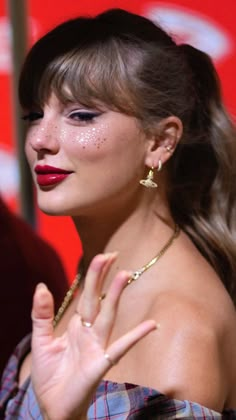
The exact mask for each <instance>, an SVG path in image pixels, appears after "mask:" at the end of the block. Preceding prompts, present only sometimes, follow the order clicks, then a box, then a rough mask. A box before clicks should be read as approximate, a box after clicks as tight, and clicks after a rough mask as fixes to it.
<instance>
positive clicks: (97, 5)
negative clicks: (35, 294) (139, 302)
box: [0, 0, 236, 280]
mask: <svg viewBox="0 0 236 420" xmlns="http://www.w3.org/2000/svg"><path fill="white" fill-rule="evenodd" d="M112 7H120V8H124V9H126V10H129V11H133V12H136V13H139V14H141V15H144V16H147V17H150V18H151V19H153V20H157V21H159V22H160V23H161V24H162V25H163V26H165V27H166V28H167V29H169V30H170V31H171V33H172V34H174V35H175V36H176V39H177V40H178V41H179V42H181V41H184V42H188V43H190V44H192V45H194V46H196V47H198V48H199V49H202V50H204V51H206V52H208V53H209V54H210V55H211V56H212V58H213V60H214V62H215V65H216V68H217V70H218V73H219V75H220V78H221V81H222V86H223V94H224V98H225V103H226V106H227V107H228V110H229V111H230V113H231V114H232V115H233V116H234V115H235V110H236V92H235V89H234V85H235V81H234V77H235V74H236V54H235V50H236V25H235V12H236V3H235V0H225V1H224V2H215V1H213V0H205V1H204V2H203V1H202V0H172V1H170V2H169V1H162V2H160V1H147V0H144V1H141V0H140V1H138V0H129V1H127V0H99V1H98V0H97V1H96V0H87V1H86V2H77V1H74V0H57V1H50V2H49V1H48V0H28V3H27V12H28V18H27V21H28V28H29V45H30V44H32V43H33V42H35V41H36V39H38V38H39V37H40V36H41V35H43V34H44V33H45V32H46V31H48V30H49V29H51V28H52V27H53V26H55V25H56V24H58V23H59V22H61V21H63V20H65V19H69V18H72V17H75V16H77V15H80V14H83V15H88V14H95V13H97V12H100V11H102V10H104V9H108V8H112ZM10 48H11V25H10V20H9V17H8V8H7V2H6V1H4V0H0V98H1V101H0V104H1V118H0V192H1V194H2V195H3V196H4V198H5V199H6V201H7V203H8V204H9V206H10V207H11V208H12V210H13V211H15V212H17V213H19V212H20V206H19V201H20V200H19V194H20V193H19V169H18V158H17V147H16V140H15V135H14V128H13V120H12V113H13V107H12V99H11V98H12V95H11V89H12V83H11V80H12V79H11V78H12V74H13V71H14V69H13V66H12V64H11V58H10V56H11V55H10ZM232 158H233V157H232ZM36 216H37V217H36V220H37V224H36V229H37V231H38V232H39V234H40V235H41V236H42V237H44V238H45V239H46V240H47V241H48V242H49V243H51V244H52V245H53V247H54V248H55V249H56V250H57V251H58V253H59V254H60V256H61V258H62V261H63V263H64V266H65V269H66V272H67V274H68V277H69V280H71V279H72V278H73V277H74V275H75V272H76V267H77V261H78V257H79V256H80V254H81V245H80V242H79V240H78V238H77V235H76V233H75V230H74V227H73V223H72V222H71V220H70V219H69V218H66V217H49V216H46V215H44V214H42V213H41V212H40V211H39V210H37V213H36Z"/></svg>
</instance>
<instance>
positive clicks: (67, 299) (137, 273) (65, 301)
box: [53, 225, 180, 328]
mask: <svg viewBox="0 0 236 420" xmlns="http://www.w3.org/2000/svg"><path fill="white" fill-rule="evenodd" d="M179 232H180V228H179V226H178V225H175V228H174V232H173V234H172V235H171V237H170V239H169V240H168V241H167V242H166V244H165V245H164V246H163V248H162V249H161V250H160V251H159V252H158V254H157V255H156V256H155V257H154V258H152V259H151V260H150V261H149V262H148V263H147V264H145V265H143V266H142V267H141V268H139V269H138V270H136V271H134V272H133V274H132V276H131V277H130V279H129V280H128V281H127V284H126V287H127V286H128V285H129V284H131V283H132V282H133V281H136V280H138V279H139V277H140V276H141V275H142V274H143V273H144V272H145V271H147V270H148V269H149V268H150V267H152V266H153V265H154V264H155V263H156V262H157V261H158V260H159V259H160V258H161V257H162V255H164V254H165V252H166V251H167V249H168V248H169V247H170V246H171V244H172V243H173V241H174V239H176V238H177V237H178V235H179ZM82 277H83V270H82V269H81V270H80V271H79V273H77V274H76V276H75V278H74V280H73V282H72V284H71V286H70V288H69V290H68V292H67V293H66V295H65V297H64V299H63V302H62V304H61V306H60V308H59V309H58V311H57V314H56V316H55V318H54V320H53V327H54V328H55V327H56V325H57V324H58V322H59V321H60V319H61V318H62V316H63V314H64V312H65V311H66V309H67V308H68V306H69V304H70V302H71V300H72V299H73V296H74V293H75V291H76V289H78V287H79V284H80V281H81V279H82ZM105 297H106V294H105V293H103V294H102V295H101V296H100V297H99V300H102V299H104V298H105Z"/></svg>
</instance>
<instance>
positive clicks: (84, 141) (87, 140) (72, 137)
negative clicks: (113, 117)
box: [60, 127, 106, 149]
mask: <svg viewBox="0 0 236 420" xmlns="http://www.w3.org/2000/svg"><path fill="white" fill-rule="evenodd" d="M104 128H105V127H99V128H95V127H92V128H86V129H83V130H81V131H80V133H78V128H77V129H76V133H75V132H74V130H73V131H71V130H68V131H67V130H63V131H62V132H61V136H60V138H61V141H62V142H66V141H68V139H69V141H70V142H73V143H75V144H77V145H79V146H81V147H82V148H83V149H87V148H88V147H95V148H96V149H100V148H101V147H102V146H103V144H104V143H105V142H106V137H105V129H104Z"/></svg>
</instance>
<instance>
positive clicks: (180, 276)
mask: <svg viewBox="0 0 236 420" xmlns="http://www.w3.org/2000/svg"><path fill="white" fill-rule="evenodd" d="M19 91H20V101H21V104H22V107H23V109H24V116H23V118H24V119H25V120H27V121H28V125H29V126H28V132H27V137H26V144H25V149H26V155H27V158H28V161H29V164H30V167H31V170H32V175H33V178H34V181H35V185H36V188H37V198H38V204H39V207H40V208H41V209H42V210H43V211H44V212H45V213H47V214H51V215H70V216H71V217H72V218H73V221H74V224H75V227H76V229H77V231H78V233H79V235H80V238H81V240H82V244H83V261H82V262H81V264H80V269H79V274H78V278H79V283H80V285H79V287H77V280H78V278H77V279H76V280H75V282H74V283H73V285H72V288H71V291H70V293H69V295H68V296H67V297H66V298H65V301H64V302H63V304H62V308H61V311H60V312H59V314H58V315H57V316H56V318H55V320H54V327H53V323H52V320H53V316H54V313H53V298H52V296H51V294H50V293H49V291H48V290H47V288H46V287H45V286H44V285H40V286H39V287H38V288H37V290H36V293H35V297H34V304H33V311H32V318H33V337H32V356H31V355H30V354H29V350H30V346H29V341H30V339H29V337H28V338H26V339H25V341H24V342H23V343H21V344H20V345H19V347H18V349H17V354H16V356H17V357H15V358H14V360H13V359H12V361H11V363H10V364H9V366H8V368H7V369H6V371H5V376H4V378H3V385H2V386H3V393H2V395H3V397H2V401H3V403H2V406H3V412H4V415H5V418H7V419H8V418H45V419H50V420H54V419H57V420H61V419H63V420H65V419H70V420H73V419H85V418H87V417H88V418H91V419H97V418H104V419H105V418H117V419H126V418H129V419H136V418H144V419H148V418H150V419H151V418H152V419H162V418H164V419H166V418H177V417H178V418H181V417H182V418H194V417H195V418H207V417H208V418H220V417H221V414H220V413H223V412H224V415H225V416H226V417H225V418H234V416H236V413H235V412H234V411H233V408H235V407H236V386H235V379H236V328H235V327H236V318H235V308H234V304H233V301H234V299H235V294H234V283H235V272H236V258H235V257H236V251H235V209H236V206H235V196H236V195H235V183H234V182H233V180H234V176H235V165H234V163H233V162H232V161H233V159H232V156H233V154H234V153H236V141H235V138H236V137H235V131H234V128H233V125H232V123H231V121H230V118H229V116H228V115H227V113H226V111H225V109H224V107H223V105H222V100H221V94H220V88H219V82H218V78H217V75H216V73H215V70H214V67H213V65H212V63H211V60H210V58H209V57H208V56H206V55H205V54H204V53H202V52H200V51H198V50H196V49H194V48H193V47H191V46H189V45H181V46H177V45H176V44H175V42H174V41H173V40H172V39H171V37H170V36H169V35H168V34H166V33H165V32H164V31H163V30H162V29H161V28H159V27H157V26H155V25H154V24H153V23H151V22H150V21H148V20H147V19H145V18H143V17H140V16H136V15H134V14H131V13H128V12H126V11H123V10H110V11H107V12H104V13H102V14H100V15H98V16H97V17H95V18H78V19H75V20H71V21H69V22H65V23H64V24H62V25H59V26H58V27H57V28H55V29H54V30H52V31H51V32H50V33H48V34H47V35H45V36H44V37H43V38H42V39H41V40H39V41H38V42H37V43H36V44H35V45H34V47H33V48H32V50H31V51H30V53H29V55H28V57H27V59H26V61H25V64H24V67H23V71H22V75H21V80H20V89H19ZM124 270H125V271H124ZM85 273H86V274H85ZM74 291H76V292H75V296H74V299H73V300H72V301H71V299H70V297H71V295H72V294H73V293H74ZM53 328H54V329H53ZM141 338H142V339H141ZM128 350H129V352H128ZM17 372H19V376H17ZM30 374H31V378H32V381H31V380H30V379H29V375H30ZM9 378H11V380H9ZM27 378H28V379H27ZM102 378H103V380H102ZM9 384H10V385H9ZM6 388H8V390H7V391H6ZM13 395H15V396H13ZM4 410H5V411H4ZM14 416H15V417H14ZM17 416H18V417H17ZM27 416H28V417H27Z"/></svg>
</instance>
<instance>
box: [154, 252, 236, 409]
mask: <svg viewBox="0 0 236 420" xmlns="http://www.w3.org/2000/svg"><path fill="white" fill-rule="evenodd" d="M170 271H171V270H170ZM170 271H169V272H170ZM170 277H171V276H170ZM148 317H150V318H154V319H156V320H157V322H158V323H159V324H160V328H159V330H158V331H157V332H156V333H155V339H154V337H151V336H150V337H148V340H151V341H152V346H150V349H152V350H153V348H154V347H155V351H156V354H157V355H158V357H157V358H156V359H155V360H154V362H153V365H152V369H153V371H152V372H153V375H154V372H155V374H156V375H157V376H156V377H158V383H157V386H158V389H159V390H160V391H162V392H164V393H166V394H167V395H169V396H172V397H174V398H179V399H189V400H191V401H195V402H198V403H200V404H202V405H205V406H207V407H209V408H212V409H215V410H222V409H223V408H225V407H226V406H227V404H228V403H227V401H228V402H229V401H230V402H229V404H230V403H231V402H234V401H235V404H236V399H235V398H236V391H233V390H232V387H233V384H235V379H236V363H235V362H234V360H236V313H235V308H234V305H233V303H232V301H231V298H230V297H229V295H228V293H227V291H226V290H225V288H224V286H223V285H222V282H221V280H220V279H219V278H218V276H217V275H216V273H215V272H214V270H213V269H212V268H211V267H210V266H209V264H208V263H207V262H205V260H204V258H202V257H201V255H199V254H198V251H197V252H195V250H194V251H192V250H191V252H190V251H188V250H187V251H186V253H182V260H181V263H180V264H179V265H178V266H175V270H174V273H173V274H172V278H170V280H168V282H167V287H166V288H163V290H162V291H161V292H160V293H158V295H157V296H156V300H155V301H154V303H153V305H152V308H150V313H149V314H148ZM150 344H151V342H150ZM146 348H149V347H148V345H147V343H146ZM152 350H150V352H151V351H152ZM148 353H149V350H148ZM149 357H151V354H149ZM152 372H150V375H152ZM234 388H235V385H234ZM234 393H235V395H233V394H234Z"/></svg>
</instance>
